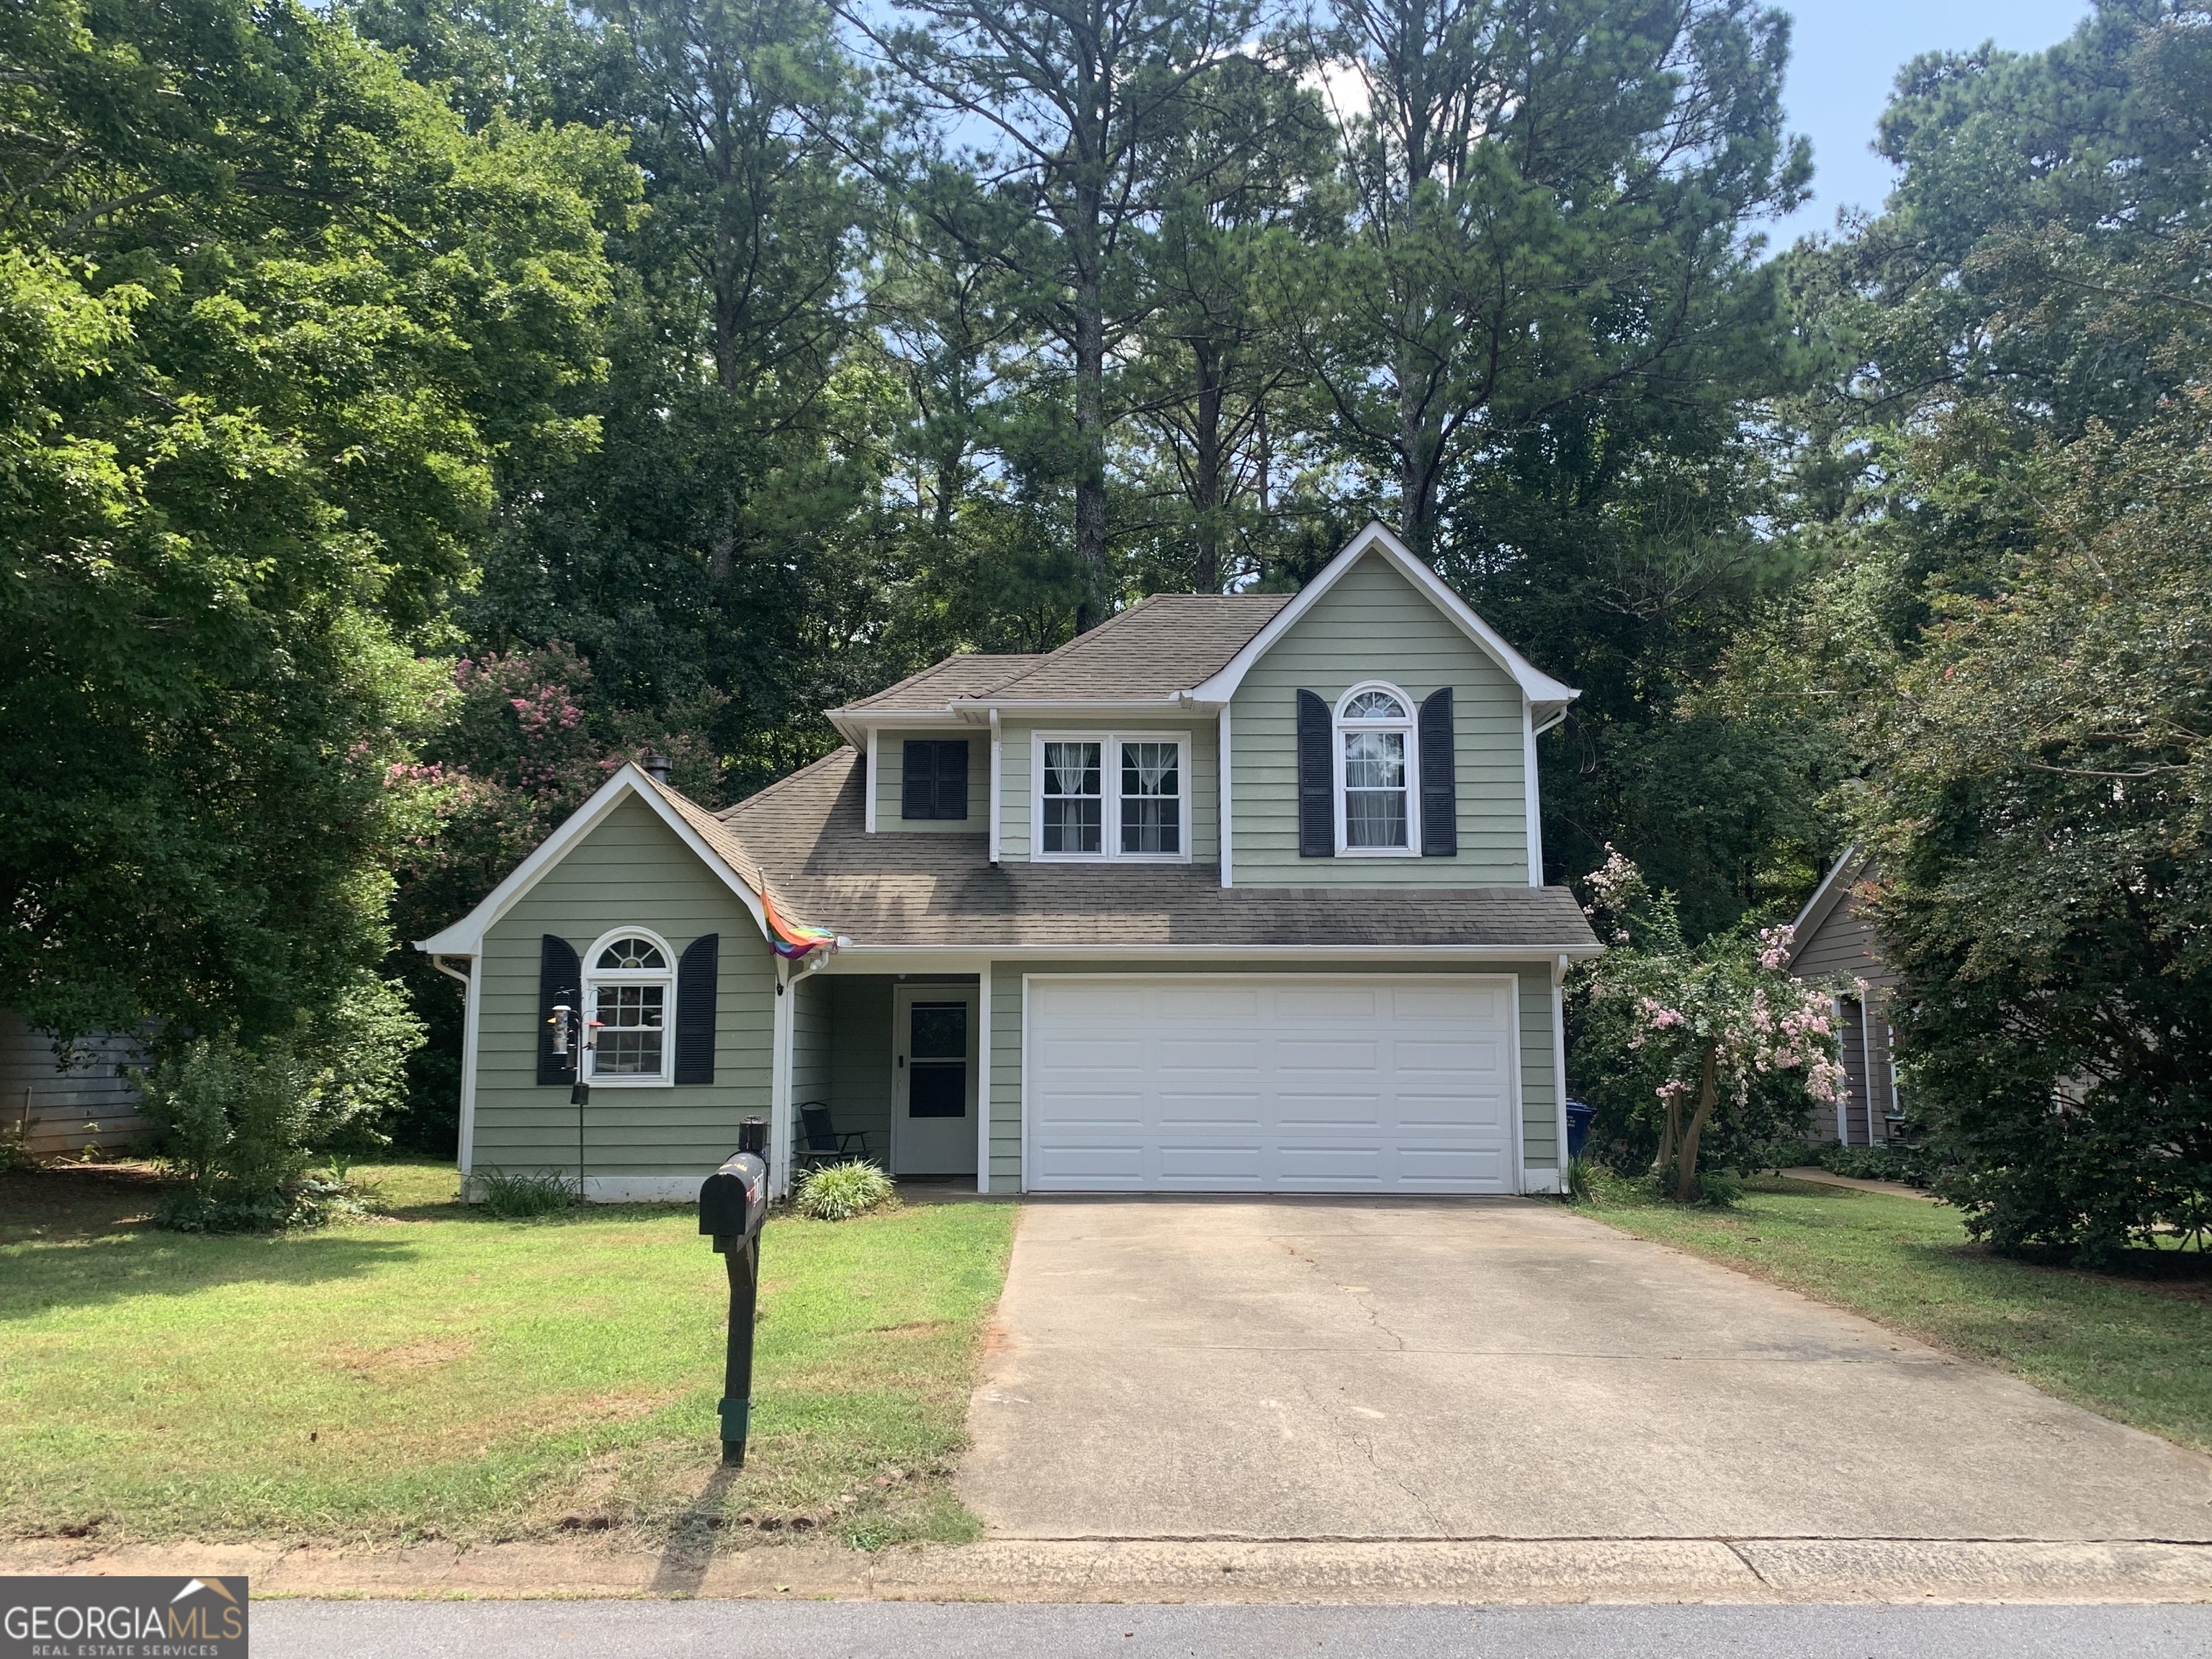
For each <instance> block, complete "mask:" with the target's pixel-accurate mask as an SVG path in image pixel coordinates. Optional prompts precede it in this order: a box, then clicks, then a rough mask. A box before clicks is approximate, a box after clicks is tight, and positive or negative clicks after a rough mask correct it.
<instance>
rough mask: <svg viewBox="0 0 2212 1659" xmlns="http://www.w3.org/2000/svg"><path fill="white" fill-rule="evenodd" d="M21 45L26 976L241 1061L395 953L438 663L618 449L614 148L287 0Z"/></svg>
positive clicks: (89, 1015)
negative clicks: (609, 212)
mask: <svg viewBox="0 0 2212 1659" xmlns="http://www.w3.org/2000/svg"><path fill="white" fill-rule="evenodd" d="M0 48H3V49H4V51H5V54H6V56H7V58H8V61H9V70H8V72H7V74H6V76H5V77H4V79H0V179H4V180H5V181H6V183H5V184H4V185H0V196H4V206H5V214H4V218H0V339H4V340H5V342H6V343H5V345H4V347H0V886H4V887H5V889H6V890H7V891H8V892H9V894H10V896H11V901H12V902H11V908H10V911H9V919H8V925H7V927H5V928H4V929H0V983H4V984H6V986H7V987H8V1000H9V1003H10V1004H11V1006H15V1007H17V1008H19V1009H21V1010H22V1011H23V1012H24V1013H25V1015H26V1017H27V1018H29V1019H30V1020H31V1021H32V1023H33V1024H39V1025H46V1026H52V1027H53V1028H55V1029H57V1030H61V1031H63V1032H64V1034H67V1033H70V1032H75V1031H79V1030H87V1029H93V1028H96V1027H99V1026H107V1027H123V1028H130V1027H132V1026H135V1025H136V1024H137V1023H138V1022H139V1021H140V1020H141V1019H143V1018H147V1017H155V1018H164V1019H167V1020H171V1021H174V1022H178V1023H180V1024H183V1025H185V1026H187V1027H190V1028H191V1029H195V1030H204V1031H222V1030H236V1031H237V1032H238V1033H239V1034H240V1038H241V1041H242V1042H246V1043H247V1044H248V1045H251V1044H252V1043H253V1042H258V1040H259V1039H261V1038H263V1037H266V1036H273V1035H276V1034H280V1033H283V1032H285V1031H287V1030H289V1028H290V1027H291V1026H292V1024H293V1023H294V1021H295V1017H296V1015H297V1014H298V1012H299V1011H300V1010H301V1009H302V1008H309V1009H313V1008H316V1007H319V1006H328V1005H329V1004H330V1003H331V1002H332V1001H333V1000H335V999H337V998H338V997H339V996H340V995H342V994H343V988H344V987H346V986H347V985H348V984H349V983H350V982H351V981H353V979H354V978H355V977H356V975H359V974H360V973H361V972H362V971H363V970H364V969H368V968H369V967H371V966H373V965H374V963H375V962H376V961H377V959H378V958H379V957H380V956H381V955H382V953H383V951H384V949H385V943H386V934H385V927H384V915H383V911H384V906H385V903H386V899H387V897H388V896H389V893H390V886H391V884H390V879H389V877H388V875H387V873H386V860H387V858H388V855H389V852H390V849H391V847H392V842H393V841H394V840H395V839H396V837H397V836H398V833H399V831H400V829H401V825H402V823H403V822H404V817H405V815H406V812H407V810H408V803H407V801H406V799H405V796H404V791H398V790H394V789H393V788H392V787H390V781H389V774H390V769H391V768H392V766H393V765H394V764H395V763H400V762H403V761H404V760H405V759H406V758H407V757H408V753H409V748H410V743H411V742H412V741H413V740H414V738H416V737H418V736H419V735H420V733H421V732H422V730H423V728H424V726H425V725H426V724H427V721H428V700H429V698H430V696H432V694H433V692H434V691H435V685H436V679H435V675H433V674H430V673H428V672H427V671H425V670H424V669H423V668H422V666H421V665H418V664H417V662H416V650H417V649H418V648H420V647H422V645H424V644H426V643H428V642H429V641H433V640H435V639H436V638H438V637H440V636H441V634H442V630H443V627H444V623H443V617H444V614H445V612H446V610H447V605H448V604H449V602H450V599H451V596H452V594H453V592H454V591H455V590H456V589H458V588H460V587H463V586H467V585H468V584H469V583H470V582H471V580H473V574H474V569H475V566H476V562H477V554H478V552H479V550H480V549H481V547H482V544H483V538H484V536H485V535H486V533H487V532H488V530H489V526H490V524H491V521H492V518H493V514H494V512H495V504H496V502H497V501H498V500H499V498H500V495H501V490H502V489H503V488H507V487H510V486H511V485H512V484H513V483H515V482H516V481H518V480H519V479H520V478H523V477H526V476H527V474H528V471H529V470H530V469H531V468H532V467H534V466H536V465H540V464H541V463H542V462H543V461H544V459H546V458H548V457H551V456H557V455H560V454H562V453H568V452H570V451H573V450H574V449H575V448H577V447H579V446H580V445H585V444H587V443H588V442H589V441H590V438H591V429H590V427H589V425H588V423H587V422H584V421H583V420H581V419H580V417H579V416H576V415H574V414H573V413H571V412H570V410H568V407H567V404H568V402H569V400H570V399H571V398H572V397H573V396H574V392H575V391H576V389H577V388H579V387H580V386H582V385H584V384H585V383H586V382H587V381H589V380H592V378H593V377H594V376H595V375H596V374H598V372H599V362H598V356H597V341H596V327H597V318H598V315H599V313H600V311H601V310H602V308H603V307H605V304H606V302H607V301H608V298H609V289H608V285H607V280H606V266H605V260H604V258H603V254H602V250H601V246H600V232H599V228H598V227H597V225H596V224H595V222H594V200H595V198H596V197H599V196H601V195H604V194H605V193H607V192H609V191H614V192H617V193H619V191H621V189H622V188H623V179H624V175H625V169H624V166H623V162H622V161H621V159H620V157H619V155H618V153H617V150H616V149H615V147H614V145H613V144H612V143H611V141H609V140H607V139H606V138H605V137H601V136H599V135H596V134H590V133H584V132H580V131H564V132H556V131H546V130H527V129H523V128H520V127H517V126H514V125H505V124H495V125H492V126H490V127H488V128H487V129H486V130H485V131H483V132H481V133H479V134H477V135H475V136H473V137H472V136H471V135H469V134H467V133H465V131H463V129H462V127H461V125H460V124H459V121H458V120H457V119H455V118H454V117H453V115H452V114H451V113H450V112H448V111H447V109H446V108H445V106H443V105H442V103H441V101H440V100H438V99H437V98H435V96H434V95H432V94H429V93H428V92H427V91H425V90H424V89H423V88H420V87H417V86H416V85H413V84H411V83H410V82H408V81H406V80H405V79H404V78H403V77H402V76H400V74H399V73H398V67H397V65H396V64H395V63H394V62H393V61H392V59H391V58H388V57H386V55H384V54H382V53H380V52H375V51H374V50H371V49H368V48H366V47H365V46H363V45H362V43H361V42H360V41H359V40H357V39H356V37H355V36H354V35H353V33H352V32H351V31H350V29H349V27H347V26H346V24H345V22H344V21H343V19H340V18H337V17H334V16H331V15H328V14H326V13H325V12H322V11H319V10H317V9H311V8H309V7H307V6H305V5H300V4H295V3H291V0H276V3H272V4H268V5H249V4H247V3H246V0H184V3H181V4H179V5H176V6H160V7H145V6H140V5H135V4H129V3H117V0H33V3H30V4H28V5H24V6H16V7H13V8H11V9H9V11H8V12H7V14H6V15H5V18H4V20H0Z"/></svg>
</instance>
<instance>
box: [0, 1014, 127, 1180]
mask: <svg viewBox="0 0 2212 1659" xmlns="http://www.w3.org/2000/svg"><path fill="white" fill-rule="evenodd" d="M141 1058H142V1057H141V1055H140V1054H139V1049H138V1045H137V1043H136V1042H133V1041H132V1040H131V1038H129V1037H127V1036H112V1035H107V1034H102V1035H99V1036H85V1037H80V1038H78V1039H77V1041H76V1042H74V1043H72V1044H70V1048H69V1052H68V1054H66V1055H64V1054H59V1053H58V1052H57V1051H56V1050H55V1048H54V1042H53V1036H52V1033H50V1032H46V1031H34V1030H32V1029H31V1028H30V1027H29V1026H28V1025H26V1024H24V1023H23V1020H22V1017H21V1015H19V1014H15V1013H13V1012H9V1011H7V1010H5V1009H0V1135H5V1136H7V1137H8V1138H9V1139H21V1140H22V1141H23V1142H24V1143H25V1144H26V1145H27V1146H28V1147H29V1149H30V1151H31V1152H32V1154H33V1156H35V1157H38V1158H61V1157H64V1156H65V1155H69V1154H72V1153H77V1152H83V1151H84V1149H85V1148H86V1147H88V1146H92V1147H97V1148H98V1149H99V1150H100V1151H101V1152H120V1151H122V1150H124V1149H125V1148H126V1147H128V1146H131V1145H132V1144H133V1143H135V1142H136V1141H137V1140H138V1139H139V1138H140V1137H141V1136H143V1134H144V1133H145V1132H146V1124H145V1121H144V1120H143V1119H142V1118H140V1116H139V1115H138V1091H137V1089H136V1088H134V1087H132V1086H131V1080H130V1079H129V1078H128V1077H127V1076H125V1072H124V1068H125V1066H135V1065H137V1064H139V1063H140V1061H141Z"/></svg>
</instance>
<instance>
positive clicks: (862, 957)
mask: <svg viewBox="0 0 2212 1659" xmlns="http://www.w3.org/2000/svg"><path fill="white" fill-rule="evenodd" d="M1604 954H1605V947H1604V946H1603V945H1569V944H1554V945H1080V944H1071V945H844V946H842V947H841V948H840V949H839V951H838V952H837V954H836V957H834V958H832V959H831V961H830V963H829V967H828V968H827V969H825V971H826V972H829V973H831V974H836V973H839V972H841V971H842V972H844V973H848V974H860V973H878V974H879V973H882V972H884V969H882V968H880V967H872V966H863V963H872V962H879V961H881V960H882V959H883V958H884V957H915V958H916V959H917V960H919V961H925V962H927V963H930V964H931V965H932V966H933V967H935V968H937V969H939V970H940V971H942V970H945V969H949V968H951V966H952V965H953V964H955V963H976V962H981V963H990V962H993V961H997V962H1004V961H1006V960H1007V959H1008V958H1009V957H1015V958H1020V959H1023V960H1044V961H1057V962H1085V961H1089V960H1091V959H1092V958H1100V959H1103V960H1107V961H1114V960H1128V959H1131V958H1144V957H1158V958H1164V959H1166V960H1169V961H1175V962H1275V961H1283V962H1362V963H1365V962H1514V963H1540V962H1545V961H1547V960H1549V959H1551V958H1553V957H1568V958H1570V959H1580V958H1583V957H1601V956H1603V955H1604Z"/></svg>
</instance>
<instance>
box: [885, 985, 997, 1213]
mask: <svg viewBox="0 0 2212 1659" xmlns="http://www.w3.org/2000/svg"><path fill="white" fill-rule="evenodd" d="M976 1004H977V996H976V993H975V990H974V989H973V987H961V986H957V985H948V986H928V985H914V986H908V985H902V986H899V987H896V989H895V990H894V991H893V992H892V993H891V1173H892V1174H893V1175H912V1176H937V1175H943V1176H954V1175H965V1176H972V1175H974V1174H975V1073H976V1061H977V1060H978V1057H979V1049H978V1046H977V1045H978V1042H979V1041H980V1036H981V1034H980V1033H979V1032H978V1031H977V1030H976V1018H975V1012H976Z"/></svg>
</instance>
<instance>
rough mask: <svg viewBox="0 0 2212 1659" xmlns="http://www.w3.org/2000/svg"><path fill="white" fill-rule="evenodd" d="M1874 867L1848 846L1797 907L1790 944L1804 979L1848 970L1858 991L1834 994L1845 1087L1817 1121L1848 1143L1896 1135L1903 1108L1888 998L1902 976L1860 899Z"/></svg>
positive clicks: (1795, 970) (1795, 968)
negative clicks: (1887, 959) (1830, 1116)
mask: <svg viewBox="0 0 2212 1659" xmlns="http://www.w3.org/2000/svg"><path fill="white" fill-rule="evenodd" d="M1873 874H1874V870H1873V866H1871V865H1870V864H1869V862H1868V860H1867V859H1866V858H1865V856H1864V855H1863V854H1861V853H1860V851H1859V849H1858V848H1856V847H1853V848H1847V849H1845V851H1844V855H1843V856H1842V857H1841V858H1839V859H1838V860H1836V862H1835V866H1834V867H1833V868H1832V869H1831V870H1830V871H1829V872H1828V873H1827V877H1826V879H1824V880H1823V881H1822V882H1821V883H1820V886H1819V887H1818V888H1816V889H1814V893H1813V896H1812V897H1811V898H1809V899H1808V900H1806V902H1805V908H1804V909H1802V911H1800V912H1799V913H1798V915H1797V921H1796V928H1795V931H1794V933H1792V935H1791V939H1790V973H1791V975H1793V976H1795V977H1796V978H1798V979H1804V980H1820V979H1826V978H1828V977H1829V976H1830V975H1838V974H1840V975H1847V976H1848V977H1849V978H1850V980H1851V981H1854V982H1855V983H1856V984H1857V986H1858V987H1859V991H1858V994H1857V995H1855V996H1843V997H1838V998H1837V999H1836V1026H1837V1031H1838V1036H1840V1038H1841V1040H1842V1046H1843V1060H1844V1079H1845V1091H1844V1098H1843V1100H1842V1101H1841V1102H1840V1103H1838V1105H1837V1108H1836V1114H1835V1119H1834V1121H1832V1123H1826V1124H1818V1125H1816V1126H1815V1130H1816V1133H1817V1138H1818V1139H1822V1140H1826V1139H1829V1134H1828V1133H1826V1132H1828V1131H1832V1132H1833V1136H1834V1139H1838V1140H1839V1141H1841V1142H1843V1144H1844V1146H1875V1145H1879V1144H1881V1143H1883V1142H1886V1141H1887V1140H1890V1139H1893V1136H1894V1135H1895V1133H1896V1130H1897V1127H1898V1123H1899V1118H1900V1116H1901V1113H1900V1111H1899V1105H1898V1100H1899V1096H1898V1088H1897V1067H1896V1065H1895V1064H1894V1063H1893V1060H1891V1058H1890V1036H1889V1000H1890V998H1891V997H1892V996H1893V995H1894V994H1895V993H1896V990H1897V987H1898V982H1899V981H1898V977H1897V975H1896V974H1895V973H1894V972H1893V971H1892V970H1891V969H1889V968H1888V967H1887V965H1886V964H1885V963H1883V962H1882V959H1881V950H1880V941H1879V940H1877V939H1875V931H1874V924H1873V923H1871V922H1870V921H1868V920H1867V918H1866V915H1865V914H1864V912H1863V909H1862V908H1861V906H1860V893H1861V890H1862V889H1863V887H1864V885H1865V884H1866V883H1867V882H1868V881H1869V880H1870V879H1871V878H1872V877H1873Z"/></svg>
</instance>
